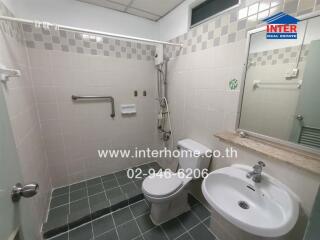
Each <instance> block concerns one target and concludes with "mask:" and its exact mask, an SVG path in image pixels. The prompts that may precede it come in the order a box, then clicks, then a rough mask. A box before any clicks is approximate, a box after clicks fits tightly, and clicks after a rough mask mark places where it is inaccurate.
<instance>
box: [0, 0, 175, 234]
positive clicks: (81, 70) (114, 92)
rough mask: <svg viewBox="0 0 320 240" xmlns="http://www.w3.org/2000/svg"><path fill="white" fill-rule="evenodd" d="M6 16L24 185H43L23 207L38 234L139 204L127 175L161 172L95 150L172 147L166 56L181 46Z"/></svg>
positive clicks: (6, 63) (5, 51)
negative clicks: (139, 170) (133, 171)
mask: <svg viewBox="0 0 320 240" xmlns="http://www.w3.org/2000/svg"><path fill="white" fill-rule="evenodd" d="M0 3H1V2H0ZM0 9H1V15H2V16H6V17H1V19H0V26H1V34H0V38H1V39H0V45H1V52H0V64H1V68H2V69H5V70H6V74H8V77H5V78H2V81H1V85H3V86H2V91H3V94H4V97H5V100H6V105H7V108H8V112H9V118H10V123H11V127H12V131H13V136H14V141H15V145H16V148H17V153H18V157H19V159H20V162H19V163H20V166H21V172H22V179H23V181H24V182H37V183H39V185H40V191H39V193H38V194H37V196H36V197H34V198H33V199H30V201H28V203H27V205H28V209H29V210H30V211H31V212H32V214H33V215H35V223H34V225H35V228H36V231H35V232H41V234H42V235H43V237H44V238H50V237H53V236H56V235H58V234H60V233H63V232H65V231H67V230H70V229H73V228H77V227H78V226H80V225H82V224H84V223H86V222H88V221H91V220H93V219H96V218H99V217H100V216H102V215H104V214H107V213H109V212H112V211H115V210H117V209H119V208H122V207H124V206H126V205H128V204H132V203H134V202H137V201H139V200H141V199H142V198H143V195H142V192H141V184H142V180H143V179H140V180H135V179H129V178H128V177H127V175H126V171H124V170H125V169H127V168H131V167H136V166H140V167H141V168H142V169H143V171H144V172H145V173H147V172H148V169H150V168H153V169H159V168H160V166H159V164H158V163H157V162H154V159H147V158H135V157H129V158H124V157H120V156H118V157H113V158H111V157H109V156H105V157H103V158H101V157H99V154H98V150H108V149H115V150H123V149H127V150H131V151H134V150H135V149H146V148H150V149H159V148H163V147H168V148H173V147H174V138H173V130H172V127H171V118H170V108H169V103H168V99H167V77H166V76H167V62H168V59H166V58H165V57H164V52H165V50H166V46H167V45H172V46H177V47H180V45H179V44H174V43H165V42H157V41H151V40H146V39H138V38H132V37H128V36H120V35H113V34H109V33H103V32H95V31H93V30H88V29H78V28H71V27H66V26H59V25H54V24H49V23H46V22H37V21H29V20H22V19H16V18H14V16H13V14H12V13H11V12H10V11H9V10H8V9H7V8H6V7H5V6H3V5H2V6H1V8H0ZM128 108H129V110H128ZM35 166H36V167H35ZM36 238H37V237H35V236H29V238H28V237H27V238H26V239H36Z"/></svg>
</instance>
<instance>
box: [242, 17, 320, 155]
mask: <svg viewBox="0 0 320 240" xmlns="http://www.w3.org/2000/svg"><path fill="white" fill-rule="evenodd" d="M319 26H320V16H317V17H312V18H308V19H305V20H302V21H300V22H299V23H298V26H297V32H298V37H297V39H290V40H271V39H266V31H265V30H261V31H259V30H256V31H253V32H250V34H249V35H250V38H249V40H248V41H249V49H248V58H247V66H246V73H245V80H244V82H243V88H242V104H241V111H240V115H239V119H238V124H239V125H238V128H239V129H240V130H242V131H245V132H247V133H249V134H252V135H257V136H260V137H265V138H267V139H271V140H276V141H277V142H284V143H289V142H291V143H295V144H299V145H300V146H304V147H303V148H305V149H309V150H310V148H311V149H315V150H317V151H318V150H320V94H319V91H320V28H319ZM264 29H265V28H264ZM279 140H281V141H279ZM288 145H292V144H288Z"/></svg>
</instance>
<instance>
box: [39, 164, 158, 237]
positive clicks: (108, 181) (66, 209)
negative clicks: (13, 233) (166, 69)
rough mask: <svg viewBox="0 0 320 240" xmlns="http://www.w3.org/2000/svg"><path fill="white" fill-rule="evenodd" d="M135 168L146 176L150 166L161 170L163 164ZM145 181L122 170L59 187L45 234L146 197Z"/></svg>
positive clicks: (87, 220)
mask: <svg viewBox="0 0 320 240" xmlns="http://www.w3.org/2000/svg"><path fill="white" fill-rule="evenodd" d="M135 168H141V169H142V175H144V177H145V176H146V175H147V174H148V172H149V170H150V169H154V170H156V171H157V170H159V169H160V166H159V165H158V164H157V163H156V162H152V163H148V164H144V165H141V166H137V167H135ZM142 175H141V176H142ZM142 181H143V178H139V179H137V178H134V179H130V178H128V177H127V171H126V170H122V171H120V172H116V173H112V174H109V175H105V176H101V177H97V178H94V179H90V180H87V181H83V182H79V183H76V184H72V185H70V186H65V187H62V188H57V189H55V190H54V191H53V192H52V195H51V201H50V209H49V214H48V219H47V222H46V223H44V224H43V227H42V232H43V237H44V238H51V237H53V236H55V235H58V234H60V233H63V232H66V231H68V230H71V229H73V228H76V227H78V226H80V225H82V224H84V223H87V222H90V221H92V220H94V219H97V218H99V217H101V216H103V215H106V214H108V213H110V212H113V211H116V210H117V209H120V208H123V207H126V206H128V205H129V204H132V203H135V202H137V201H139V200H141V199H143V194H142V191H141V185H142Z"/></svg>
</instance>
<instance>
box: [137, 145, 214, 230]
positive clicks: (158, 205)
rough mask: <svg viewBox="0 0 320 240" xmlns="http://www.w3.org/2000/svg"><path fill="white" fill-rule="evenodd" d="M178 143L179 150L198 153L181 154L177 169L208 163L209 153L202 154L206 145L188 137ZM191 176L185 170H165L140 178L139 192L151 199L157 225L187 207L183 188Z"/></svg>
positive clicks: (154, 221) (204, 165)
mask: <svg viewBox="0 0 320 240" xmlns="http://www.w3.org/2000/svg"><path fill="white" fill-rule="evenodd" d="M178 147H179V149H180V152H181V151H182V150H187V151H192V152H198V153H199V154H200V155H201V156H200V157H188V156H182V157H180V158H179V169H183V170H186V169H192V170H195V169H199V170H200V171H202V170H203V169H207V168H208V167H209V163H210V157H205V153H206V152H211V150H210V149H209V148H207V147H205V146H203V145H201V144H200V143H198V142H195V141H193V140H191V139H184V140H181V141H179V142H178ZM199 170H197V171H199ZM168 175H169V176H168ZM188 175H189V174H188ZM193 178H194V177H192V176H191V177H187V176H186V174H181V173H180V174H178V173H173V172H170V174H167V175H166V176H165V173H162V174H157V175H153V176H149V177H147V178H146V179H145V180H144V181H143V183H142V192H143V194H144V196H145V198H146V199H147V200H148V201H149V202H150V203H151V213H150V218H151V220H152V222H153V223H154V224H155V225H160V224H162V223H164V222H167V221H169V220H170V219H172V218H175V217H177V216H179V215H181V214H182V213H184V212H187V211H189V210H190V207H189V204H188V191H187V189H186V188H187V186H188V183H189V182H190V181H191V180H192V179H193Z"/></svg>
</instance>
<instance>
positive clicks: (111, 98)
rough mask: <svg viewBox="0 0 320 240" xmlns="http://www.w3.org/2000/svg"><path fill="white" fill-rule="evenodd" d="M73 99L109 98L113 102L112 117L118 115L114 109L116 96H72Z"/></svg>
mask: <svg viewBox="0 0 320 240" xmlns="http://www.w3.org/2000/svg"><path fill="white" fill-rule="evenodd" d="M71 98H72V100H73V101H76V100H109V101H110V102H111V115H110V116H111V117H112V118H114V117H115V116H116V114H115V110H114V98H113V97H111V96H76V95H72V96H71Z"/></svg>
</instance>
